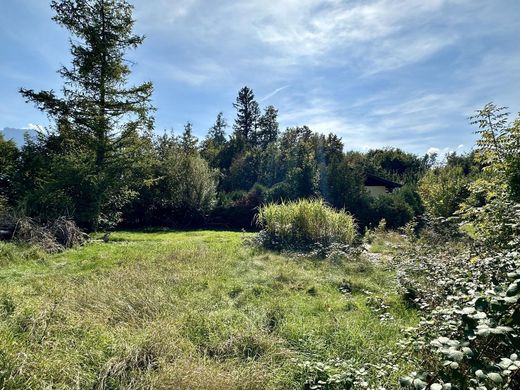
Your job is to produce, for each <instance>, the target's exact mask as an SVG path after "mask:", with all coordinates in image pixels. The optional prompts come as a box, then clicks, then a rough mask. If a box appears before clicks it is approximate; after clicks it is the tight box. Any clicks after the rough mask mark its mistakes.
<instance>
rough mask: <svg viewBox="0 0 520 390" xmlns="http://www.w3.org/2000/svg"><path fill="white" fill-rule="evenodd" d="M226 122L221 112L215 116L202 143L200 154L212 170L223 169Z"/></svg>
mask: <svg viewBox="0 0 520 390" xmlns="http://www.w3.org/2000/svg"><path fill="white" fill-rule="evenodd" d="M226 127H227V122H226V120H225V119H224V114H222V113H221V112H220V113H219V114H218V115H217V119H216V121H215V124H214V125H213V126H212V127H211V128H210V129H209V131H208V134H207V136H206V138H205V139H204V140H203V141H202V145H201V148H200V149H201V150H200V154H201V156H202V157H203V158H204V159H205V160H206V161H207V162H208V164H209V166H210V167H212V168H220V169H223V168H224V167H225V166H226V164H224V162H225V161H224V160H225V158H224V157H225V156H224V153H225V151H226V146H227V143H228V142H227V140H226Z"/></svg>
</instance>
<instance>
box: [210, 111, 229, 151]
mask: <svg viewBox="0 0 520 390" xmlns="http://www.w3.org/2000/svg"><path fill="white" fill-rule="evenodd" d="M226 128H227V122H226V119H225V118H224V114H223V113H222V112H219V113H218V115H217V119H216V120H215V124H214V125H213V126H211V128H210V129H209V131H208V135H207V137H206V139H207V140H211V142H212V144H213V145H215V146H223V145H224V144H225V143H226Z"/></svg>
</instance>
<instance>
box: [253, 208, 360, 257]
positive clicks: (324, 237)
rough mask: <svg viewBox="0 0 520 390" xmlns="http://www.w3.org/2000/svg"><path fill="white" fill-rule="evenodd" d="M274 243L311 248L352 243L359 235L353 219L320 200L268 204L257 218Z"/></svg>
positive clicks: (272, 243) (280, 245) (275, 244)
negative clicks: (315, 245)
mask: <svg viewBox="0 0 520 390" xmlns="http://www.w3.org/2000/svg"><path fill="white" fill-rule="evenodd" d="M256 220H257V223H258V225H259V226H260V227H261V228H262V230H263V231H264V232H265V234H267V236H268V239H269V240H270V243H271V245H272V246H277V247H280V248H288V247H298V248H301V247H309V246H312V245H314V244H320V245H323V246H329V245H331V244H336V243H338V244H348V245H350V244H352V243H353V241H354V239H355V238H356V234H357V225H356V222H355V221H354V218H353V217H352V216H351V215H350V214H348V213H347V212H345V211H343V210H341V211H336V210H334V209H333V208H332V207H329V206H327V205H326V204H325V202H323V200H321V199H300V200H298V201H295V202H289V203H281V204H275V203H272V204H268V205H266V206H263V207H262V208H261V209H260V211H259V212H258V215H257V217H256Z"/></svg>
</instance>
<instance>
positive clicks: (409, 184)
mask: <svg viewBox="0 0 520 390" xmlns="http://www.w3.org/2000/svg"><path fill="white" fill-rule="evenodd" d="M51 7H52V9H53V10H54V12H55V16H54V18H53V20H54V21H56V22H57V23H58V24H60V25H61V26H63V27H65V28H66V29H67V30H68V31H69V32H70V34H71V40H70V42H71V43H70V51H71V55H72V63H71V64H70V66H68V67H62V68H61V69H60V70H59V72H58V73H59V74H60V76H61V77H62V79H63V87H62V90H61V91H60V93H56V92H54V91H38V92H36V91H34V90H31V89H25V88H22V89H21V90H20V93H21V94H22V96H23V97H24V98H25V99H26V100H27V101H28V102H32V103H34V104H35V105H36V107H38V108H39V109H40V110H42V111H43V112H45V113H46V114H47V115H48V116H49V118H50V120H51V122H52V123H53V125H52V127H51V128H50V129H49V131H48V133H47V134H38V136H37V137H36V138H35V139H27V140H26V144H25V145H24V146H23V147H22V148H21V149H20V150H19V149H17V148H16V146H15V145H14V144H13V143H12V142H9V141H6V140H4V139H3V138H0V159H2V160H1V161H0V162H1V164H0V167H1V168H0V183H1V186H0V198H1V199H2V200H1V201H0V203H1V204H3V205H4V206H0V207H3V208H4V209H5V208H11V209H15V210H17V211H18V212H20V213H23V214H24V215H27V216H30V217H33V218H36V219H39V220H42V221H47V220H50V219H53V218H56V217H58V216H67V217H69V218H72V219H74V220H75V221H76V222H77V223H78V224H79V225H80V226H82V227H83V228H85V229H88V230H98V229H109V228H113V227H115V226H117V225H122V226H127V227H145V226H167V227H198V226H221V227H225V228H251V227H252V220H253V216H254V214H255V212H256V210H257V208H258V206H260V205H261V204H264V203H267V202H281V201H284V200H294V199H300V198H323V199H324V200H325V201H326V202H327V203H328V204H330V205H331V206H333V207H335V208H338V209H345V210H347V211H348V212H350V213H352V214H353V215H354V216H355V218H356V220H357V221H358V224H359V225H360V226H361V227H362V228H363V227H366V226H370V225H374V224H377V223H378V221H379V220H381V219H382V218H384V219H385V220H386V221H387V224H388V225H389V226H390V227H399V226H403V225H404V224H405V223H407V222H408V221H410V220H411V219H412V218H414V217H415V216H417V215H419V214H421V213H423V211H424V206H423V203H422V202H421V199H420V197H419V195H418V183H419V180H420V179H421V177H422V176H423V175H424V174H425V173H426V172H428V171H429V170H430V168H431V167H432V166H433V165H434V162H435V157H434V156H433V157H432V156H429V155H425V156H423V157H419V156H416V155H414V154H411V153H407V152H404V151H402V150H400V149H395V148H386V149H378V150H371V151H369V152H367V153H361V152H352V151H351V152H347V153H345V152H344V149H345V146H347V147H348V145H344V143H343V141H342V140H341V139H340V138H339V137H338V136H337V135H335V134H333V133H330V134H328V135H324V134H319V133H316V132H314V131H312V129H310V128H309V127H307V126H301V127H293V128H287V129H285V130H283V131H282V130H281V129H280V126H279V123H278V110H277V109H276V108H275V107H274V106H268V107H265V108H264V109H263V110H262V108H261V107H260V105H259V104H258V102H257V100H256V99H255V95H254V92H253V90H252V89H251V88H249V87H247V86H246V87H243V88H242V89H240V91H239V92H238V95H237V97H236V100H235V102H234V103H233V106H234V108H235V109H236V116H235V118H234V119H233V123H232V125H231V126H229V125H228V123H227V120H226V118H224V116H223V114H222V113H219V114H218V115H217V117H216V120H215V123H214V125H213V126H211V128H210V129H208V131H207V135H206V136H205V138H204V139H202V140H200V141H199V140H198V139H197V138H196V137H195V136H194V131H193V127H192V124H191V123H190V122H188V123H187V124H186V125H185V126H184V130H183V131H182V133H181V134H178V135H176V134H173V133H170V134H164V135H162V136H157V135H155V133H154V121H153V112H154V107H153V106H152V104H151V97H152V93H153V84H152V83H151V82H144V83H142V84H139V85H131V84H130V83H129V81H128V77H129V75H130V67H129V66H128V61H127V60H126V57H125V56H126V54H127V53H128V51H129V50H133V49H135V48H137V47H138V46H139V45H141V44H142V43H143V41H144V37H143V36H139V35H135V34H134V33H133V26H134V23H135V21H134V20H133V18H132V10H133V7H132V6H131V5H130V4H129V3H127V2H126V1H125V0H60V1H52V2H51ZM228 132H229V134H228ZM457 158H458V159H459V160H460V161H459V160H456V159H457ZM464 159H466V160H467V161H466V160H464ZM468 161H469V162H468ZM448 163H449V164H455V165H457V166H464V164H470V165H471V164H473V162H472V161H471V156H469V157H468V156H466V157H456V156H453V157H452V160H448ZM457 169H459V168H457ZM460 169H462V168H460ZM367 173H372V174H376V175H379V176H382V177H385V178H387V179H391V180H394V181H397V182H400V183H402V184H404V186H403V187H402V188H400V189H399V190H397V191H395V192H393V193H391V194H387V195H383V196H380V197H375V198H374V197H371V196H370V195H369V194H368V193H367V192H366V190H365V187H364V181H365V177H366V174H367Z"/></svg>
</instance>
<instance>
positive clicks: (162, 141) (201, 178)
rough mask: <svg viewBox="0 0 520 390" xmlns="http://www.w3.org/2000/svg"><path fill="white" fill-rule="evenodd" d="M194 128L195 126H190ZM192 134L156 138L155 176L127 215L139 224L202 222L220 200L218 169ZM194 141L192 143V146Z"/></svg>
mask: <svg viewBox="0 0 520 390" xmlns="http://www.w3.org/2000/svg"><path fill="white" fill-rule="evenodd" d="M190 131H191V130H190ZM189 139H191V135H190V136H188V134H187V132H186V131H185V132H184V136H183V137H180V138H177V137H174V136H168V135H164V136H162V137H159V138H158V139H157V140H156V143H155V148H154V154H153V157H152V163H151V172H150V173H148V175H150V176H151V177H152V179H150V180H148V181H147V182H146V183H144V184H145V185H144V186H143V187H142V188H141V190H140V194H139V196H138V197H137V199H136V201H135V202H134V203H133V204H132V205H131V207H130V208H128V209H127V210H126V216H125V218H126V219H127V220H128V221H129V222H133V223H134V224H136V225H137V226H139V225H148V226H149V225H156V224H158V225H163V226H164V225H170V226H192V225H200V224H202V223H203V222H204V220H205V218H206V217H207V216H208V215H209V214H210V212H211V210H212V209H213V208H214V206H215V203H216V193H217V180H218V172H217V171H216V170H215V169H212V168H210V167H209V165H208V163H207V161H206V160H204V159H203V158H202V157H201V156H200V155H199V153H198V151H197V150H196V149H194V148H193V147H192V145H193V144H192V143H191V142H189ZM189 145H191V146H189Z"/></svg>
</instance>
